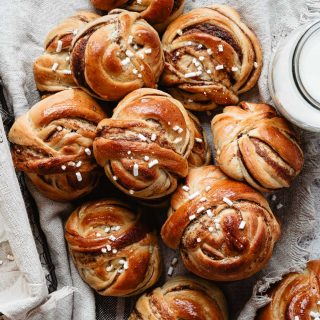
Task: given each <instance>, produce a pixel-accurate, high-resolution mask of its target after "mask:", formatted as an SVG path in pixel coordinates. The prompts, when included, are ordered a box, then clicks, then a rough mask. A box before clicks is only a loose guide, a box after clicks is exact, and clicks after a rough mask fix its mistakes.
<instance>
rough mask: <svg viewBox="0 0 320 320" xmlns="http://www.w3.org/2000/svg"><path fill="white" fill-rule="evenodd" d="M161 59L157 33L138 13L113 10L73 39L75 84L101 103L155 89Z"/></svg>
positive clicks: (162, 60) (160, 68) (161, 66)
mask: <svg viewBox="0 0 320 320" xmlns="http://www.w3.org/2000/svg"><path fill="white" fill-rule="evenodd" d="M163 64H164V58H163V51H162V47H161V42H160V39H159V36H158V34H157V32H156V31H155V30H154V29H153V28H152V27H151V26H150V25H149V24H148V23H147V22H146V21H144V20H142V19H141V18H140V16H139V14H138V13H135V12H129V11H125V10H114V11H111V12H110V13H109V15H107V16H104V17H101V18H100V19H97V20H95V21H93V22H92V23H89V24H88V25H87V26H86V27H85V28H84V29H82V31H80V32H79V33H78V35H77V37H76V38H75V39H74V42H73V48H72V53H71V70H72V73H73V76H74V80H75V82H76V83H77V84H78V85H79V86H80V87H81V88H82V89H83V90H85V91H87V92H88V93H89V94H90V95H92V96H95V97H97V98H99V99H101V100H107V101H118V100H120V99H122V98H123V97H124V96H125V95H126V94H128V93H130V92H132V91H134V90H136V89H139V88H142V87H150V88H155V87H156V85H157V82H158V79H159V77H160V74H161V72H162V69H163Z"/></svg>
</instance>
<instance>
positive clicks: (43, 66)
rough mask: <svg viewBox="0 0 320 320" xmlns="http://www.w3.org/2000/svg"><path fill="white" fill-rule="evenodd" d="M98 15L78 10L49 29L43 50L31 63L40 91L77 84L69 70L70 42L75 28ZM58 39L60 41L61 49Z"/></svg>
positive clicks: (65, 87)
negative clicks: (55, 66)
mask: <svg viewBox="0 0 320 320" xmlns="http://www.w3.org/2000/svg"><path fill="white" fill-rule="evenodd" d="M98 17H99V15H97V14H95V13H92V12H86V11H80V12H78V13H77V14H76V15H74V16H71V17H69V18H67V19H65V20H64V21H62V22H61V23H60V24H58V25H57V26H56V27H55V28H54V29H52V30H51V31H50V33H49V34H48V36H47V38H46V40H45V42H44V50H45V52H44V53H43V54H42V55H41V56H40V57H39V58H37V60H36V61H35V62H34V64H33V73H34V79H35V82H36V85H37V88H38V89H39V90H40V91H43V92H56V91H61V90H65V89H69V88H74V87H76V86H77V85H76V84H75V82H74V80H73V78H72V75H71V71H70V62H69V55H70V49H71V43H72V40H73V38H74V36H75V34H76V32H77V30H79V29H81V28H82V27H83V26H84V25H85V24H87V23H88V22H90V21H92V20H94V19H97V18H98ZM58 41H61V50H59V48H58ZM57 50H58V51H59V52H57ZM54 64H58V65H57V69H56V70H52V67H53V66H54Z"/></svg>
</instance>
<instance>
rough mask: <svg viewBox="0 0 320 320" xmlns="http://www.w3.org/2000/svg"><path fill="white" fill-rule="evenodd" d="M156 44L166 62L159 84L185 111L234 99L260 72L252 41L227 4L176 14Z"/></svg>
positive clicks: (258, 50) (257, 51) (255, 42)
mask: <svg viewBox="0 0 320 320" xmlns="http://www.w3.org/2000/svg"><path fill="white" fill-rule="evenodd" d="M162 44H163V49H164V52H165V59H166V63H165V69H164V73H163V75H162V78H161V84H162V85H163V86H165V87H168V90H169V92H170V93H171V94H172V95H173V97H175V98H177V99H179V100H180V101H182V102H183V104H184V105H185V107H186V108H188V109H191V110H197V111H203V110H210V109H214V108H216V107H217V106H218V105H228V104H235V103H237V102H238V95H239V94H240V93H243V92H246V91H248V90H250V89H251V88H252V87H253V86H254V85H255V84H256V82H257V81H258V78H259V76H260V73H261V69H262V50H261V48H260V44H259V41H258V39H257V38H256V36H255V35H254V33H253V32H252V31H251V30H250V29H249V28H248V27H247V26H246V25H245V24H244V23H243V22H242V21H241V18H240V16H239V15H238V13H237V12H236V11H235V10H234V9H232V8H230V7H227V6H223V5H213V6H211V7H207V8H198V9H194V10H192V11H190V12H188V13H186V14H184V15H182V16H180V17H179V18H178V19H176V20H175V21H174V22H172V23H171V24H170V25H169V27H168V28H167V30H166V32H165V34H164V35H163V38H162ZM186 75H187V76H186Z"/></svg>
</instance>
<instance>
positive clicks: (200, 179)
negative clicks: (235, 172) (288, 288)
mask: <svg viewBox="0 0 320 320" xmlns="http://www.w3.org/2000/svg"><path fill="white" fill-rule="evenodd" d="M185 185H186V186H188V188H190V190H189V192H187V191H185V190H184V189H183V188H182V186H180V187H179V188H178V189H177V191H176V192H175V193H174V195H173V197H172V200H171V208H170V210H169V217H168V219H167V221H166V223H165V224H164V225H163V227H162V230H161V236H162V239H163V241H164V242H165V244H166V245H167V246H169V247H170V248H172V249H177V248H179V249H180V253H181V256H182V259H183V262H184V264H185V266H186V267H187V269H188V270H189V271H191V272H193V273H195V274H197V275H198V276H200V277H203V278H206V279H210V280H217V281H234V280H241V279H245V278H247V277H249V276H251V275H253V274H254V273H256V272H258V271H260V270H261V269H262V268H263V266H264V265H265V264H266V263H267V261H268V260H269V258H270V257H271V255H272V251H273V247H274V244H275V242H276V241H277V240H278V238H279V235H280V227H279V225H278V223H277V221H276V219H275V217H274V216H273V214H272V212H271V209H270V208H269V205H268V203H267V201H266V199H265V198H264V197H263V196H262V195H261V194H260V193H259V192H257V191H255V190H254V189H252V188H251V187H249V186H248V185H246V184H244V183H241V182H237V181H233V180H229V179H228V178H227V177H226V176H225V175H224V174H223V173H222V172H221V171H220V170H219V169H218V168H217V167H215V166H206V167H200V168H195V169H191V170H190V172H189V175H188V176H187V178H186V183H185ZM195 192H199V194H198V195H197V194H196V195H194V194H195ZM193 195H194V198H193ZM189 196H191V198H193V199H191V200H190V199H189V198H188V197H189ZM229 202H230V203H231V204H230V203H229ZM208 210H209V211H208ZM243 224H244V225H243Z"/></svg>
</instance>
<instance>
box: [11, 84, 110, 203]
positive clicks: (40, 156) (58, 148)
mask: <svg viewBox="0 0 320 320" xmlns="http://www.w3.org/2000/svg"><path fill="white" fill-rule="evenodd" d="M105 117H106V115H105V113H104V112H103V110H102V109H101V107H100V106H99V105H98V104H97V103H96V102H95V101H94V100H93V99H92V98H91V97H90V96H88V95H87V94H86V93H85V92H83V91H81V90H78V89H69V90H65V91H61V92H59V93H56V94H54V95H51V96H49V97H47V98H45V99H43V100H41V101H40V102H38V103H37V104H35V105H34V106H33V107H32V108H31V109H30V110H29V111H28V112H27V113H26V114H25V115H23V116H21V117H20V118H18V119H17V120H16V121H15V123H14V124H13V126H12V128H11V130H10V132H9V140H10V142H11V143H12V157H13V161H14V164H15V167H16V168H17V169H18V170H21V171H24V172H25V173H26V174H27V175H28V177H29V178H30V179H31V180H32V182H33V183H34V184H35V186H36V187H37V188H38V189H39V190H40V191H41V192H42V193H43V194H44V195H45V196H46V197H48V198H49V199H52V200H57V201H69V200H73V199H76V198H79V197H81V196H83V195H85V194H87V193H89V192H90V191H92V190H93V188H94V187H95V186H96V184H97V182H98V177H99V176H100V173H99V171H98V167H97V164H96V162H95V160H94V158H93V155H91V152H92V143H93V139H94V138H95V130H96V125H97V124H98V122H100V121H101V120H102V119H103V118H105ZM87 148H88V149H89V151H90V152H89V153H90V155H88V154H87V153H86V149H87ZM87 152H88V151H87ZM76 164H78V166H77V165H76ZM76 172H79V173H80V175H81V177H78V176H77V174H76ZM78 175H79V174H78ZM80 179H82V180H81V181H79V180H80Z"/></svg>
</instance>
